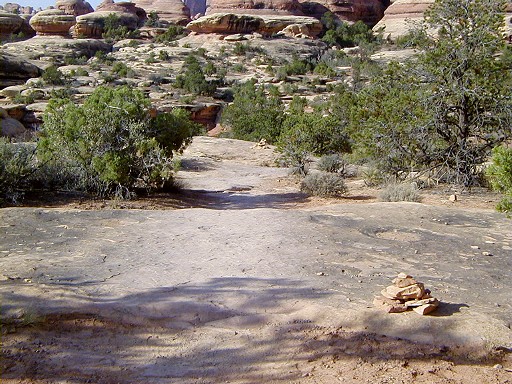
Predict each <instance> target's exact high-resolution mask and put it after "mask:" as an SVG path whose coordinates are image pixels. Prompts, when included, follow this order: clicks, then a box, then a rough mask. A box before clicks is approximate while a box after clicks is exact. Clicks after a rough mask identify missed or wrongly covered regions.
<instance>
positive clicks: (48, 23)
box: [30, 9, 76, 36]
mask: <svg viewBox="0 0 512 384" xmlns="http://www.w3.org/2000/svg"><path fill="white" fill-rule="evenodd" d="M75 23H76V20H75V16H73V15H68V14H66V13H65V12H64V11H62V10H60V9H47V10H45V11H41V12H38V13H36V14H35V15H34V16H33V17H32V18H31V19H30V26H31V27H32V28H33V29H34V30H35V31H36V34H37V35H40V36H46V35H59V36H68V35H69V29H70V28H71V27H72V26H73V25H75Z"/></svg>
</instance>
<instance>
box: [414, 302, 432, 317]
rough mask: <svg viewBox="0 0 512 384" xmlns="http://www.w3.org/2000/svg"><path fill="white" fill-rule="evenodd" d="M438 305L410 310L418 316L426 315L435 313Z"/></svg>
mask: <svg viewBox="0 0 512 384" xmlns="http://www.w3.org/2000/svg"><path fill="white" fill-rule="evenodd" d="M437 307H438V305H434V304H425V305H422V306H420V307H416V308H413V309H412V310H413V311H414V312H416V313H418V314H420V315H428V314H429V313H431V312H433V311H435V310H436V309H437Z"/></svg>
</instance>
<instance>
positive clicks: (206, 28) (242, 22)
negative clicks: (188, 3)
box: [187, 13, 322, 37]
mask: <svg viewBox="0 0 512 384" xmlns="http://www.w3.org/2000/svg"><path fill="white" fill-rule="evenodd" d="M290 25H295V26H296V27H295V28H297V29H298V30H301V31H308V33H309V35H308V36H309V37H316V36H318V34H319V33H320V32H321V31H322V24H321V23H320V21H319V20H318V19H316V18H314V17H306V16H283V15H276V16H268V15H267V16H258V15H241V14H234V13H215V14H210V15H206V16H203V17H200V18H199V19H197V20H194V21H191V22H190V23H189V24H188V25H187V28H188V29H190V30H191V31H193V32H199V33H226V34H234V33H253V32H257V33H261V34H262V35H264V36H271V35H273V34H275V33H278V32H281V31H283V30H284V29H285V28H286V27H288V26H290Z"/></svg>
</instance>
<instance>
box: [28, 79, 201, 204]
mask: <svg viewBox="0 0 512 384" xmlns="http://www.w3.org/2000/svg"><path fill="white" fill-rule="evenodd" d="M149 107H150V102H149V99H148V98H146V97H145V96H144V94H143V93H142V92H140V91H138V90H135V89H131V88H129V87H118V88H107V87H99V88H97V89H96V90H95V91H94V92H93V93H92V94H91V95H90V96H89V97H88V98H87V99H86V100H85V102H84V104H83V105H75V104H74V103H72V102H71V101H69V100H64V99H52V100H50V103H49V105H48V108H47V110H46V112H45V114H44V117H43V129H42V131H41V134H40V136H41V137H40V140H39V142H38V146H37V150H38V156H40V158H41V159H42V160H43V161H45V162H47V163H49V164H55V165H60V167H62V168H65V169H69V170H72V173H73V174H74V175H76V183H75V185H74V188H76V189H79V190H86V191H90V192H93V193H95V194H97V195H99V196H119V197H129V196H131V194H132V193H133V192H134V191H137V190H140V189H144V190H146V191H151V190H154V189H159V188H163V187H166V186H168V185H169V183H171V182H172V178H173V173H174V168H173V161H172V157H173V154H174V153H175V152H176V151H178V152H179V151H181V150H183V149H184V147H185V146H186V145H187V144H188V143H189V142H190V140H191V137H192V135H193V134H195V133H196V132H197V130H198V126H197V124H195V123H193V122H191V121H190V120H189V119H188V115H187V113H186V112H184V111H182V110H174V111H173V112H172V113H164V114H158V115H156V116H152V115H150V114H148V113H147V110H148V108H149Z"/></svg>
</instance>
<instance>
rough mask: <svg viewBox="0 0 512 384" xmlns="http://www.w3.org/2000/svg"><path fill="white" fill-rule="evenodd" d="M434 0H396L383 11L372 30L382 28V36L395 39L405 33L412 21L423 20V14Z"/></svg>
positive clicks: (410, 26)
mask: <svg viewBox="0 0 512 384" xmlns="http://www.w3.org/2000/svg"><path fill="white" fill-rule="evenodd" d="M433 3H434V0H396V1H395V2H394V3H393V4H391V5H390V6H389V8H388V9H386V11H385V12H384V17H383V18H382V20H380V21H379V22H378V23H377V25H375V27H374V30H378V29H381V28H384V37H385V38H388V39H391V40H395V39H397V38H398V37H400V36H404V35H406V34H407V33H408V32H409V30H410V29H411V28H412V25H413V23H414V22H418V21H421V20H423V14H424V12H425V11H426V10H427V8H428V7H430V5H431V4H433Z"/></svg>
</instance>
